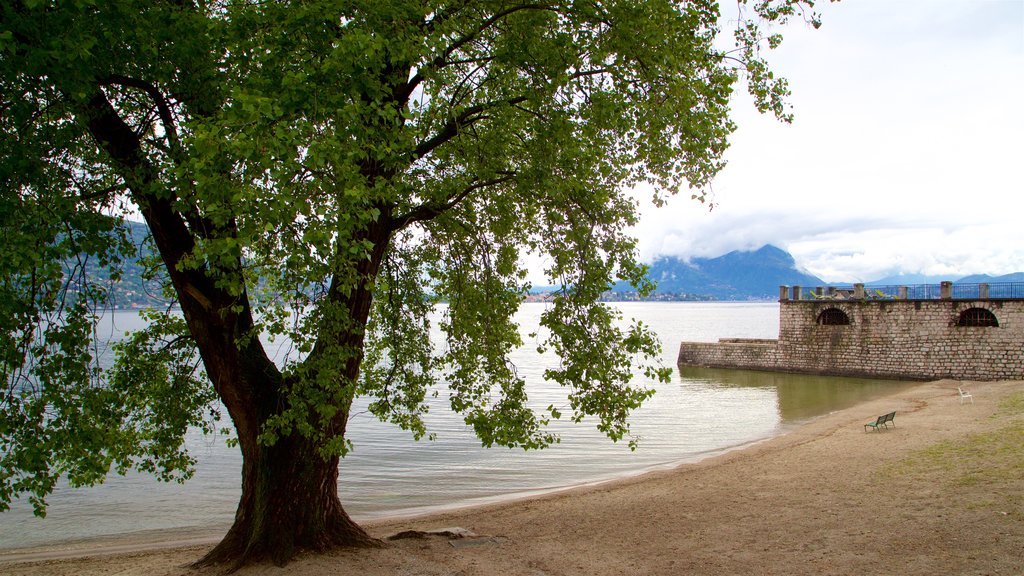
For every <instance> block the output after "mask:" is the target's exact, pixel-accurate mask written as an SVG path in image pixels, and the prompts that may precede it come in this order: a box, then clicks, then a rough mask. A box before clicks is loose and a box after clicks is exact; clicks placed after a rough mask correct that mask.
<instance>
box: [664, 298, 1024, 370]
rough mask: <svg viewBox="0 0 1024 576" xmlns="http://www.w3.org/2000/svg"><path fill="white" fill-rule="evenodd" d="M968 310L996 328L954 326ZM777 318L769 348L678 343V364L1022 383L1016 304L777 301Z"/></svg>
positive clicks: (1022, 335) (1022, 329)
mask: <svg viewBox="0 0 1024 576" xmlns="http://www.w3.org/2000/svg"><path fill="white" fill-rule="evenodd" d="M968 309H975V310H977V309H982V310H988V311H989V312H991V313H992V315H993V316H994V317H995V318H996V320H997V321H998V326H986V327H975V326H960V325H958V320H959V319H960V317H961V313H963V312H964V311H965V310H968ZM827 310H832V311H830V312H826V311H827ZM836 311H839V312H836ZM823 312H824V313H826V316H829V315H831V316H832V317H833V318H841V319H842V318H843V316H842V315H845V319H848V321H849V324H840V325H828V324H822V313H823ZM840 312H841V314H840ZM779 314H780V322H779V339H778V341H776V342H774V343H765V341H742V340H735V339H734V340H729V341H722V342H719V343H716V344H711V343H693V342H684V343H682V345H681V346H680V350H679V363H680V364H681V365H686V366H705V367H714V368H738V369H755V370H773V371H783V372H806V373H814V374H835V375H849V376H869V377H878V378H901V379H923V380H930V379H938V378H954V379H961V380H1004V379H1010V380H1016V379H1020V380H1024V300H987V299H986V300H895V299H893V300H886V299H882V300H823V301H803V300H801V301H792V300H790V301H785V300H784V301H782V302H780V310H779Z"/></svg>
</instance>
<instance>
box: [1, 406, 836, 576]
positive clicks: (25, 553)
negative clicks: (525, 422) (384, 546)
mask: <svg viewBox="0 0 1024 576" xmlns="http://www.w3.org/2000/svg"><path fill="white" fill-rule="evenodd" d="M833 413H834V412H833ZM828 415H829V414H824V415H821V416H816V417H814V418H811V419H809V420H807V421H805V422H800V423H795V424H788V425H783V426H780V427H779V428H778V429H776V431H775V433H773V434H772V435H770V436H766V437H764V438H758V439H755V440H750V441H748V442H743V443H740V444H737V445H734V446H725V447H722V448H714V449H710V450H706V451H703V452H699V453H696V454H693V455H691V456H690V457H688V458H683V459H679V460H675V461H669V462H662V463H659V464H651V465H647V466H644V467H643V468H638V469H636V470H631V471H626V472H619V473H614V474H611V475H609V476H607V477H603V478H597V479H593V480H587V481H583V482H581V483H578V484H566V485H562V486H553V487H547V488H536V489H532V490H524V491H519V492H509V493H504V494H498V495H494V496H481V497H476V498H470V499H467V500H463V501H459V502H455V503H451V504H441V505H428V506H418V507H411V508H401V509H397V510H393V511H387V512H381V513H379V514H369V515H363V516H360V515H353V516H352V518H353V519H354V520H356V522H358V523H359V525H360V526H363V527H365V528H368V529H370V528H372V527H373V526H375V525H378V524H380V525H384V524H392V523H395V522H409V521H419V520H424V519H429V518H432V517H436V516H442V515H446V514H455V513H462V512H473V511H474V510H478V509H484V508H488V507H493V506H503V505H514V504H516V503H521V502H527V501H531V500H535V499H539V498H545V497H548V496H557V495H559V494H563V493H567V492H572V491H575V490H585V489H590V488H600V487H601V486H603V485H611V484H616V483H619V482H629V481H632V480H636V479H642V478H643V477H644V476H647V475H649V474H657V473H660V472H665V471H671V470H675V469H678V468H681V467H685V466H693V465H697V464H700V463H702V462H704V461H705V460H708V459H712V458H717V457H720V456H724V455H726V454H728V453H730V452H736V451H743V450H748V449H750V448H753V447H755V446H757V445H758V444H762V443H764V442H770V441H771V440H773V439H775V438H778V437H780V436H784V435H786V434H789V433H791V432H793V431H794V430H797V429H799V428H801V427H802V426H805V425H806V424H808V423H810V422H813V421H814V420H817V419H820V418H824V417H827V416H828ZM229 528H231V525H230V524H221V525H208V526H190V527H180V528H169V529H162V530H161V529H151V530H142V531H137V532H127V533H122V534H111V535H104V536H94V537H88V538H76V539H69V540H60V541H55V542H52V543H46V544H40V545H35V546H25V547H19V548H0V567H2V566H4V565H5V564H7V563H22V562H36V561H46V560H64V559H74V558H88V557H92V556H109V555H116V554H123V553H128V552H131V553H137V552H150V551H154V552H155V551H159V550H165V549H173V548H192V547H197V546H209V547H212V546H214V545H216V544H217V543H218V542H219V541H220V540H221V538H223V536H224V534H225V533H227V531H228V529H229Z"/></svg>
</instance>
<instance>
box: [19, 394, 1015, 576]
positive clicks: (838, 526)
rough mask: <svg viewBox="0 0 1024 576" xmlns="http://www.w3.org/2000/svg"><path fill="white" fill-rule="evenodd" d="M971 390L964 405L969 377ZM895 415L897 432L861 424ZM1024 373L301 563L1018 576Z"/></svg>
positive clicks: (129, 552) (81, 568)
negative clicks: (445, 533) (448, 533)
mask: <svg viewBox="0 0 1024 576" xmlns="http://www.w3.org/2000/svg"><path fill="white" fill-rule="evenodd" d="M958 385H960V386H964V387H965V388H967V389H969V390H970V392H971V393H972V394H973V396H974V403H973V404H971V403H966V404H961V402H960V398H959V395H958V394H957V386H958ZM892 410H895V411H896V413H897V414H896V418H895V425H896V426H895V428H891V429H888V430H883V431H880V432H865V430H864V428H863V424H864V423H865V422H868V421H870V420H873V419H874V418H875V417H876V416H878V415H880V414H884V413H886V412H890V411H892ZM1022 454H1024V382H1020V381H1016V382H987V383H982V382H956V381H951V380H944V381H938V382H930V383H926V384H921V385H919V386H915V387H912V388H910V389H905V390H903V391H900V392H898V393H896V394H894V395H892V396H888V397H885V398H880V399H876V400H872V401H870V402H867V403H864V404H861V405H858V406H856V407H853V408H850V409H847V410H843V411H841V412H836V413H834V414H831V415H828V416H825V417H822V418H820V419H817V420H815V421H813V422H811V423H808V424H805V425H803V426H801V427H799V428H797V429H795V430H794V431H792V432H790V433H788V434H785V435H783V436H779V437H776V438H773V439H771V440H768V441H765V442H761V443H758V444H756V445H754V446H750V447H747V448H744V449H742V450H737V451H733V452H729V453H726V454H723V455H720V456H717V457H714V458H711V459H708V460H704V461H702V462H699V463H696V464H688V465H682V466H680V467H678V468H674V469H672V470H665V471H658V472H653V473H649V474H645V475H643V476H639V477H634V478H630V479H626V480H619V481H615V482H610V483H605V484H600V485H597V486H589V487H581V488H577V489H573V490H569V491H565V492H560V493H557V494H551V495H547V496H542V497H537V498H531V499H526V500H519V501H512V502H506V503H502V504H496V505H491V506H486V507H478V508H472V509H465V510H458V511H453V512H448V513H443V514H435V515H430V516H424V517H417V518H407V519H391V520H385V521H377V522H373V523H370V524H368V525H367V527H368V529H369V530H370V532H371V533H372V534H374V535H376V536H379V537H382V538H383V537H386V536H388V535H392V534H395V533H398V532H401V531H404V530H421V531H430V530H438V529H445V528H460V529H462V530H464V531H465V534H466V536H465V537H462V538H454V539H453V538H449V537H442V536H433V537H428V538H424V539H406V540H399V541H394V542H392V543H390V544H389V545H388V546H387V547H386V548H383V549H380V550H342V551H337V552H334V553H331V554H327V555H321V556H317V555H303V556H300V557H299V558H298V559H297V560H295V561H294V562H292V563H291V564H289V565H288V566H287V567H285V568H284V569H281V568H277V567H275V566H272V565H263V566H253V567H248V568H245V569H243V570H241V571H240V572H238V574H242V575H254V574H273V575H282V576H305V575H313V574H317V575H319V574H356V575H359V576H384V575H387V576H435V575H452V576H454V575H459V576H491V575H503V576H504V575H521V576H554V575H594V576H602V575H608V576H612V575H614V576H623V575H634V574H635V575H651V574H654V575H662V574H664V575H674V574H785V575H794V574H815V575H818V574H903V575H929V576H931V575H936V574H1008V575H1014V574H1017V575H1019V574H1024V457H1022ZM192 538H193V539H192V540H191V541H184V540H182V539H181V535H180V534H167V535H166V537H165V538H164V539H163V540H161V539H160V538H159V535H157V536H156V537H155V538H154V537H153V536H149V537H148V538H141V537H136V538H134V539H129V540H119V541H115V542H108V543H101V542H97V543H90V544H88V545H86V546H81V545H80V546H78V547H76V548H67V547H64V548H59V547H54V548H49V549H45V550H36V551H32V552H28V553H0V574H11V575H19V576H22V575H24V576H27V575H41V574H47V575H72V574H74V575H85V576H89V575H99V574H103V575H128V574H143V575H146V576H171V575H205V574H215V573H218V571H216V570H206V571H195V570H191V569H188V568H186V567H184V566H185V565H186V564H187V563H188V562H189V561H192V560H195V559H197V558H199V557H200V556H201V555H202V554H203V552H204V551H205V550H207V549H209V547H211V546H212V544H213V543H214V542H215V541H216V536H215V535H212V534H197V535H192Z"/></svg>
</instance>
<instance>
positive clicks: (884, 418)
mask: <svg viewBox="0 0 1024 576" xmlns="http://www.w3.org/2000/svg"><path fill="white" fill-rule="evenodd" d="M895 417H896V412H889V413H888V414H883V415H881V416H879V417H878V418H875V421H874V422H868V423H867V424H865V425H864V431H865V432H867V431H868V428H873V429H875V430H878V429H879V428H883V427H884V428H888V427H889V422H892V427H893V428H895V427H896V422H894V421H893V418H895Z"/></svg>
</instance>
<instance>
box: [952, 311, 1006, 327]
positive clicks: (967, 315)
mask: <svg viewBox="0 0 1024 576" xmlns="http://www.w3.org/2000/svg"><path fill="white" fill-rule="evenodd" d="M956 325H957V326H982V327H989V326H991V327H999V320H997V319H996V315H995V314H993V313H992V311H991V310H988V309H986V308H968V309H967V310H964V311H963V312H961V313H960V317H959V318H957V319H956Z"/></svg>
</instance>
